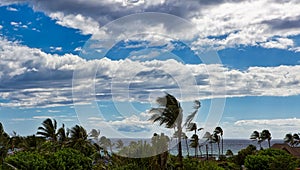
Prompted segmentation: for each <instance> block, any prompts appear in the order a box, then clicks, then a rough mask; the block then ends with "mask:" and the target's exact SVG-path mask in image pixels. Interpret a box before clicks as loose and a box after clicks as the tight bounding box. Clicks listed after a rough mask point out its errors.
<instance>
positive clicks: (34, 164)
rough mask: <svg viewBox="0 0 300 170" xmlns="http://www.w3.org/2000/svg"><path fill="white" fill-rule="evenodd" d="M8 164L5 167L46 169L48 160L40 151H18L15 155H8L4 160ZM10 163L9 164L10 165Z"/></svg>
mask: <svg viewBox="0 0 300 170" xmlns="http://www.w3.org/2000/svg"><path fill="white" fill-rule="evenodd" d="M4 162H5V163H6V164H4V165H5V168H4V169H14V168H12V167H15V168H17V169H32V170H44V169H47V161H46V159H45V158H44V156H42V155H41V154H39V153H38V152H26V151H23V152H17V153H15V154H14V155H11V156H8V157H6V158H5V161H4ZM8 164H9V166H8Z"/></svg>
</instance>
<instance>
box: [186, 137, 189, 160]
mask: <svg viewBox="0 0 300 170" xmlns="http://www.w3.org/2000/svg"><path fill="white" fill-rule="evenodd" d="M187 140H188V139H187V138H185V145H186V150H187V155H188V157H189V156H190V150H189V145H188V142H187Z"/></svg>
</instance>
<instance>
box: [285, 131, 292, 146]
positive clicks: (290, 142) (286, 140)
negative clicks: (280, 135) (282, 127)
mask: <svg viewBox="0 0 300 170" xmlns="http://www.w3.org/2000/svg"><path fill="white" fill-rule="evenodd" d="M284 142H285V143H289V144H290V145H291V146H292V147H293V146H294V144H295V142H294V138H293V135H292V134H291V133H288V134H286V135H285V137H284Z"/></svg>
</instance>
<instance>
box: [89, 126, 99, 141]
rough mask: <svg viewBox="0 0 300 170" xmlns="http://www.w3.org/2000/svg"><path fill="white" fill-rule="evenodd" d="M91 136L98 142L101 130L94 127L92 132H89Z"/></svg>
mask: <svg viewBox="0 0 300 170" xmlns="http://www.w3.org/2000/svg"><path fill="white" fill-rule="evenodd" d="M89 136H90V137H92V138H93V139H94V140H95V141H96V142H98V140H99V139H98V138H99V136H100V130H99V129H98V130H96V129H92V130H91V132H90V133H89Z"/></svg>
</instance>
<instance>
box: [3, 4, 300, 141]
mask: <svg viewBox="0 0 300 170" xmlns="http://www.w3.org/2000/svg"><path fill="white" fill-rule="evenodd" d="M282 3H284V5H282V4H280V3H277V2H276V1H251V2H250V1H245V2H230V1H226V0H224V1H205V0H203V1H199V2H198V1H197V2H196V1H188V2H187V3H183V2H180V1H172V0H163V1H161V0H160V1H155V0H154V1H151V2H150V1H145V2H144V3H137V4H130V3H127V2H126V1H118V0H106V1H101V2H82V1H79V0H78V1H77V0H75V1H68V0H67V1H64V2H58V1H57V3H52V2H40V1H28V2H26V1H18V0H16V1H13V2H9V1H2V2H0V19H1V22H0V120H1V122H2V123H3V125H4V127H5V129H6V131H8V132H9V133H11V132H12V131H16V132H17V133H18V134H20V135H29V134H34V133H36V130H37V128H38V126H40V124H41V122H42V121H43V120H44V119H46V118H47V117H50V118H54V119H56V120H58V122H59V124H62V123H64V124H66V126H68V127H71V126H74V125H75V124H79V123H80V124H81V125H83V126H84V127H85V128H87V129H88V130H90V129H92V128H96V129H100V130H101V133H102V134H103V135H106V136H108V137H120V136H121V137H150V136H152V134H153V133H154V132H157V131H165V129H164V128H163V127H158V125H157V124H152V123H151V122H149V121H147V119H148V118H149V116H150V114H149V113H148V112H147V111H148V110H149V109H150V108H151V107H155V106H156V105H155V102H154V101H155V98H156V97H158V96H161V95H164V93H163V92H169V93H171V94H173V95H175V96H176V97H177V98H178V99H179V100H180V101H181V102H182V105H183V109H184V111H185V115H187V114H188V113H190V112H191V111H192V106H193V103H192V101H193V100H200V101H201V103H202V107H201V108H200V111H199V113H198V115H197V116H196V118H195V120H194V121H196V122H197V124H198V126H199V127H204V129H206V130H207V131H210V130H211V128H212V127H211V126H209V123H210V122H209V121H210V120H214V121H215V122H212V123H213V126H215V125H220V126H221V127H222V128H223V129H224V131H225V137H227V138H248V137H249V135H250V134H251V132H252V131H254V130H263V129H269V130H270V131H271V133H272V135H273V138H279V139H281V138H283V137H284V135H285V134H286V133H290V132H298V131H297V130H298V129H299V128H300V117H299V115H300V113H299V112H300V105H299V104H298V103H299V102H300V88H299V87H300V76H299V75H300V74H299V73H300V29H299V28H300V25H299V24H298V23H299V20H300V18H299V16H300V15H299V12H298V10H297V9H299V6H300V4H299V3H297V2H294V1H285V2H282ZM266 4H268V7H266ZM237 9H244V10H243V11H249V12H248V13H244V12H243V11H240V10H237ZM219 11H223V13H219ZM148 12H151V13H148ZM170 133H171V132H170Z"/></svg>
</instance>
